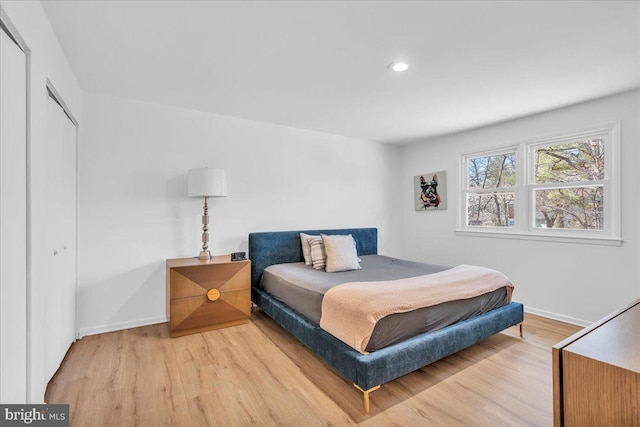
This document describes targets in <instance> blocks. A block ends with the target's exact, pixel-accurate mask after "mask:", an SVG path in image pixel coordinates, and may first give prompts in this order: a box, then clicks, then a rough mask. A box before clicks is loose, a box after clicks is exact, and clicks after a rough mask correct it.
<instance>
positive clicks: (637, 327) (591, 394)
mask: <svg viewBox="0 0 640 427" xmlns="http://www.w3.org/2000/svg"><path fill="white" fill-rule="evenodd" d="M553 410H554V426H556V427H559V426H567V427H570V426H580V427H585V426H602V427H605V426H615V427H623V426H635V427H640V300H637V301H636V302H634V303H633V304H631V305H629V306H628V307H625V308H623V309H621V310H619V311H617V312H615V313H613V314H611V315H610V316H607V317H606V318H604V319H602V320H600V321H599V322H596V323H594V324H593V325H591V326H589V327H588V328H585V329H584V330H582V331H580V332H578V333H576V334H575V335H573V336H571V337H569V338H567V339H566V340H564V341H562V342H560V343H558V344H557V345H555V346H554V347H553Z"/></svg>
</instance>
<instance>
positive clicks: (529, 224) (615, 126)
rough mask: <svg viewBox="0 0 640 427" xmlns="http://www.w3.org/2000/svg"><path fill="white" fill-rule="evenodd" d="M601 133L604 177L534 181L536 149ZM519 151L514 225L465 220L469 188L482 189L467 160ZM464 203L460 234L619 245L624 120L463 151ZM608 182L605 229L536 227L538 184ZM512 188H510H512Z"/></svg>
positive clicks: (461, 163)
mask: <svg viewBox="0 0 640 427" xmlns="http://www.w3.org/2000/svg"><path fill="white" fill-rule="evenodd" d="M599 136H602V137H604V139H605V144H604V147H605V176H604V179H603V180H600V181H582V182H577V183H558V184H556V183H553V184H551V183H550V184H535V176H534V173H535V172H534V171H535V167H534V166H535V165H534V162H535V157H534V155H533V154H534V152H535V149H536V148H538V147H541V146H548V145H554V144H562V143H567V142H574V141H576V140H579V139H585V138H589V137H599ZM514 151H515V153H516V186H515V187H513V190H514V192H515V202H514V226H513V227H486V226H470V225H467V194H468V193H478V191H475V190H472V189H470V188H469V183H468V178H469V176H468V175H469V174H468V170H467V167H468V163H467V162H468V160H469V159H472V158H477V157H487V156H492V155H499V154H505V153H508V152H514ZM459 159H460V161H459V174H458V176H459V179H460V181H459V182H460V198H459V201H460V205H459V215H458V228H457V229H456V234H457V235H461V236H482V237H497V238H512V239H526V240H544V241H557V242H569V243H588V244H601V245H613V246H620V245H621V243H622V238H621V231H620V217H621V210H620V202H621V198H620V194H621V193H620V183H621V172H620V122H615V123H608V124H604V125H599V126H594V127H590V128H586V129H581V130H576V131H572V132H563V133H558V134H554V135H548V136H545V137H540V138H535V139H530V140H524V141H520V142H518V143H515V144H514V143H512V144H505V145H504V146H502V147H497V148H496V147H493V148H490V149H484V150H477V151H470V152H465V153H461V154H460V155H459ZM591 184H593V185H603V186H604V225H603V229H602V230H577V229H554V228H548V229H547V228H539V227H535V213H534V208H535V198H534V192H535V190H536V189H540V188H560V187H571V186H577V187H584V186H589V185H591ZM509 189H511V188H509Z"/></svg>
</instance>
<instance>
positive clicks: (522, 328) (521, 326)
mask: <svg viewBox="0 0 640 427" xmlns="http://www.w3.org/2000/svg"><path fill="white" fill-rule="evenodd" d="M518 326H519V327H520V338H524V322H520V323H518Z"/></svg>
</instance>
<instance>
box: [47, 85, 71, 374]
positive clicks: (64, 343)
mask: <svg viewBox="0 0 640 427" xmlns="http://www.w3.org/2000/svg"><path fill="white" fill-rule="evenodd" d="M47 102H48V105H47V152H46V154H47V163H46V165H47V166H46V167H47V189H46V190H47V215H48V224H47V232H46V235H45V245H46V257H47V270H48V271H47V276H48V278H49V280H48V284H47V287H46V291H45V294H46V301H47V303H46V309H45V310H46V311H45V319H46V323H45V331H46V334H45V337H46V338H45V349H46V351H45V376H46V378H45V381H49V380H50V379H51V377H52V376H53V375H54V374H55V372H56V370H57V369H58V367H59V366H60V363H61V362H62V359H63V358H64V355H65V353H66V352H67V350H68V349H69V346H71V344H72V343H73V341H74V340H75V338H76V126H75V125H74V123H73V122H72V121H71V119H69V117H68V116H67V115H66V114H65V112H64V110H63V109H62V107H61V106H60V105H59V104H58V103H57V102H56V101H55V100H54V99H53V98H52V97H51V96H50V97H49V99H48V101H47Z"/></svg>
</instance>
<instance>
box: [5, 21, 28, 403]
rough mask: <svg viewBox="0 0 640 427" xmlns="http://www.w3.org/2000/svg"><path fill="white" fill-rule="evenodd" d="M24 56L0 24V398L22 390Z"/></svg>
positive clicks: (16, 396)
mask: <svg viewBox="0 0 640 427" xmlns="http://www.w3.org/2000/svg"><path fill="white" fill-rule="evenodd" d="M26 100H27V86H26V56H25V54H24V52H23V51H22V50H21V49H20V48H19V47H18V45H17V44H16V43H14V41H13V40H11V38H9V36H8V35H7V34H6V33H5V31H4V30H2V29H0V236H1V238H0V402H2V403H25V402H26V398H27V394H26V386H27V187H26V182H27V174H26V164H27V163H26V162H27V157H26V146H27V145H26V144H27V135H26V130H27V124H26V113H27V108H26Z"/></svg>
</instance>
